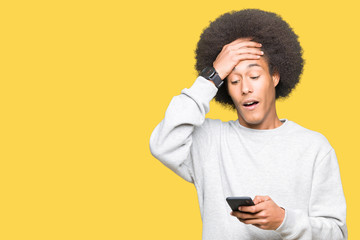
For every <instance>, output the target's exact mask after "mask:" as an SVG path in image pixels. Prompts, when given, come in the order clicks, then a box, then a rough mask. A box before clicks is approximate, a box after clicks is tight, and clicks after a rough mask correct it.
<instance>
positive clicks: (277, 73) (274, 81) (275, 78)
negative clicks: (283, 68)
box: [272, 70, 280, 87]
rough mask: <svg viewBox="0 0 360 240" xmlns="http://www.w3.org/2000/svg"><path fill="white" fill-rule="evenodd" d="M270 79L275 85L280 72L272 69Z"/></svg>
mask: <svg viewBox="0 0 360 240" xmlns="http://www.w3.org/2000/svg"><path fill="white" fill-rule="evenodd" d="M272 80H273V83H274V87H276V86H277V85H278V83H279V81H280V74H279V72H278V71H277V70H274V73H273V75H272Z"/></svg>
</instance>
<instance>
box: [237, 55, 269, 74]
mask: <svg viewBox="0 0 360 240" xmlns="http://www.w3.org/2000/svg"><path fill="white" fill-rule="evenodd" d="M250 69H260V70H261V69H262V70H265V71H268V64H267V61H266V59H265V58H264V57H260V59H259V60H243V61H240V62H239V64H237V65H236V66H235V68H234V69H233V71H232V73H235V74H236V73H243V72H245V71H248V70H250Z"/></svg>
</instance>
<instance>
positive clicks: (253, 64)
mask: <svg viewBox="0 0 360 240" xmlns="http://www.w3.org/2000/svg"><path fill="white" fill-rule="evenodd" d="M251 67H261V66H260V65H259V64H257V63H251V64H249V65H248V66H247V67H246V68H251ZM261 68H262V67H261ZM235 69H236V67H234V69H233V70H232V71H235Z"/></svg>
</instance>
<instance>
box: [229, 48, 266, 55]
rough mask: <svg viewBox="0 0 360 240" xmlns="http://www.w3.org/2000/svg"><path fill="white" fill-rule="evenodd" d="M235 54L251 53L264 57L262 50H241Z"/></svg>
mask: <svg viewBox="0 0 360 240" xmlns="http://www.w3.org/2000/svg"><path fill="white" fill-rule="evenodd" d="M234 53H235V54H244V53H251V54H255V55H264V52H263V51H261V49H260V48H239V49H238V50H236V51H234Z"/></svg>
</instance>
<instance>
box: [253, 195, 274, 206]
mask: <svg viewBox="0 0 360 240" xmlns="http://www.w3.org/2000/svg"><path fill="white" fill-rule="evenodd" d="M268 200H271V198H270V197H269V196H259V195H257V196H255V198H254V200H253V202H254V203H255V205H256V204H258V203H261V202H264V201H268Z"/></svg>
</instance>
